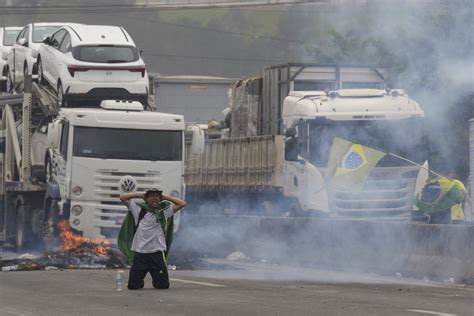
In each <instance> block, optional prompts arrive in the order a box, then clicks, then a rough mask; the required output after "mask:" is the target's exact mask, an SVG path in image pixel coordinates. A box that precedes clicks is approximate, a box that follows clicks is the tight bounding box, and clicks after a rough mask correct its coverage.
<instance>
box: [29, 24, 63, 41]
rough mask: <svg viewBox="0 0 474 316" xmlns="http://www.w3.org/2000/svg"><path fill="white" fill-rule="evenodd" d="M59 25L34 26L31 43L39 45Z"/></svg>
mask: <svg viewBox="0 0 474 316" xmlns="http://www.w3.org/2000/svg"><path fill="white" fill-rule="evenodd" d="M60 27H61V25H48V26H36V25H35V26H34V27H33V42H34V43H41V42H42V41H43V40H44V39H45V38H46V37H48V36H50V35H51V34H53V32H54V31H56V30H57V29H58V28H60Z"/></svg>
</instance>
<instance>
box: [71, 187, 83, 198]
mask: <svg viewBox="0 0 474 316" xmlns="http://www.w3.org/2000/svg"><path fill="white" fill-rule="evenodd" d="M72 194H74V195H75V196H79V195H81V194H82V188H81V187H80V186H75V187H73V188H72Z"/></svg>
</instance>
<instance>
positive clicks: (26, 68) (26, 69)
mask: <svg viewBox="0 0 474 316" xmlns="http://www.w3.org/2000/svg"><path fill="white" fill-rule="evenodd" d="M26 76H28V64H26V63H25V66H24V67H23V83H22V89H21V91H25V82H26Z"/></svg>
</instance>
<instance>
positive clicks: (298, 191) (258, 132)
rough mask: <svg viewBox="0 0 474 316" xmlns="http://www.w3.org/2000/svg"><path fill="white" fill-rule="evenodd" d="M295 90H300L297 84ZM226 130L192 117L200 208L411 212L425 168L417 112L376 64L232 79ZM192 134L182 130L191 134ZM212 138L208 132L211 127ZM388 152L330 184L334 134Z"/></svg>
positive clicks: (190, 196)
mask: <svg viewBox="0 0 474 316" xmlns="http://www.w3.org/2000/svg"><path fill="white" fill-rule="evenodd" d="M298 90H299V91H298ZM231 110H232V117H231V118H230V119H228V120H227V121H228V122H230V130H228V131H226V132H225V133H222V134H223V137H221V138H220V139H210V138H209V137H206V135H207V134H210V133H209V132H207V131H204V130H203V129H202V127H200V126H198V125H196V126H190V127H189V128H188V129H189V131H190V133H191V135H192V137H189V139H188V148H189V150H188V154H187V164H186V185H187V200H188V202H189V204H190V205H191V206H193V205H195V206H196V205H197V206H198V207H199V208H200V210H201V211H203V212H206V211H211V212H215V211H217V210H223V211H224V212H227V213H233V214H252V215H253V214H268V215H277V216H281V215H283V214H286V215H296V216H311V215H315V214H318V215H328V216H351V217H364V218H368V217H376V218H380V217H388V218H403V219H406V218H410V215H411V212H412V211H413V210H416V207H415V206H414V205H413V202H412V200H413V196H414V194H415V193H416V192H418V191H419V190H421V187H422V185H423V183H424V182H425V180H426V178H427V176H428V171H427V162H426V159H425V148H424V142H423V118H424V112H423V110H422V109H421V108H420V106H419V104H418V103H417V102H415V101H414V100H413V99H411V98H410V97H408V96H407V95H406V93H405V92H404V91H402V90H393V89H392V90H390V89H386V87H385V79H384V70H383V69H376V68H367V67H336V66H328V67H321V66H316V65H308V64H287V65H278V66H274V67H270V68H267V69H265V70H264V75H263V78H261V77H259V78H252V79H245V80H240V81H237V82H236V83H235V84H234V85H233V87H232V100H231ZM191 135H190V136H191ZM213 135H214V136H213V137H212V138H215V134H213ZM336 136H338V137H342V138H346V139H349V140H353V141H355V142H359V143H362V144H364V145H368V146H373V147H375V148H379V149H382V150H385V151H389V152H391V153H394V154H397V155H400V156H402V157H405V158H407V159H409V160H412V161H414V162H416V163H418V164H424V167H425V168H422V167H420V166H417V165H414V164H411V163H407V162H406V161H405V160H401V159H398V158H394V157H393V156H390V155H387V156H386V157H385V158H383V159H382V160H381V161H380V162H379V163H378V165H377V167H376V168H375V170H373V171H372V173H371V175H370V177H369V178H368V180H367V181H366V183H365V186H364V188H363V189H362V190H361V191H358V192H354V191H351V190H343V189H337V188H332V187H331V186H329V185H327V183H325V179H324V178H325V171H326V166H327V163H328V158H329V153H330V150H331V145H332V143H333V140H334V138H335V137H336Z"/></svg>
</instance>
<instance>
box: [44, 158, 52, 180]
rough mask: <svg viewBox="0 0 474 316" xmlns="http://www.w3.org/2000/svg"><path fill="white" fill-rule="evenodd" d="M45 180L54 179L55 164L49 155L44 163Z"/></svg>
mask: <svg viewBox="0 0 474 316" xmlns="http://www.w3.org/2000/svg"><path fill="white" fill-rule="evenodd" d="M44 180H45V183H48V182H52V181H53V164H52V163H51V158H49V156H48V157H47V158H46V161H45V163H44Z"/></svg>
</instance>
